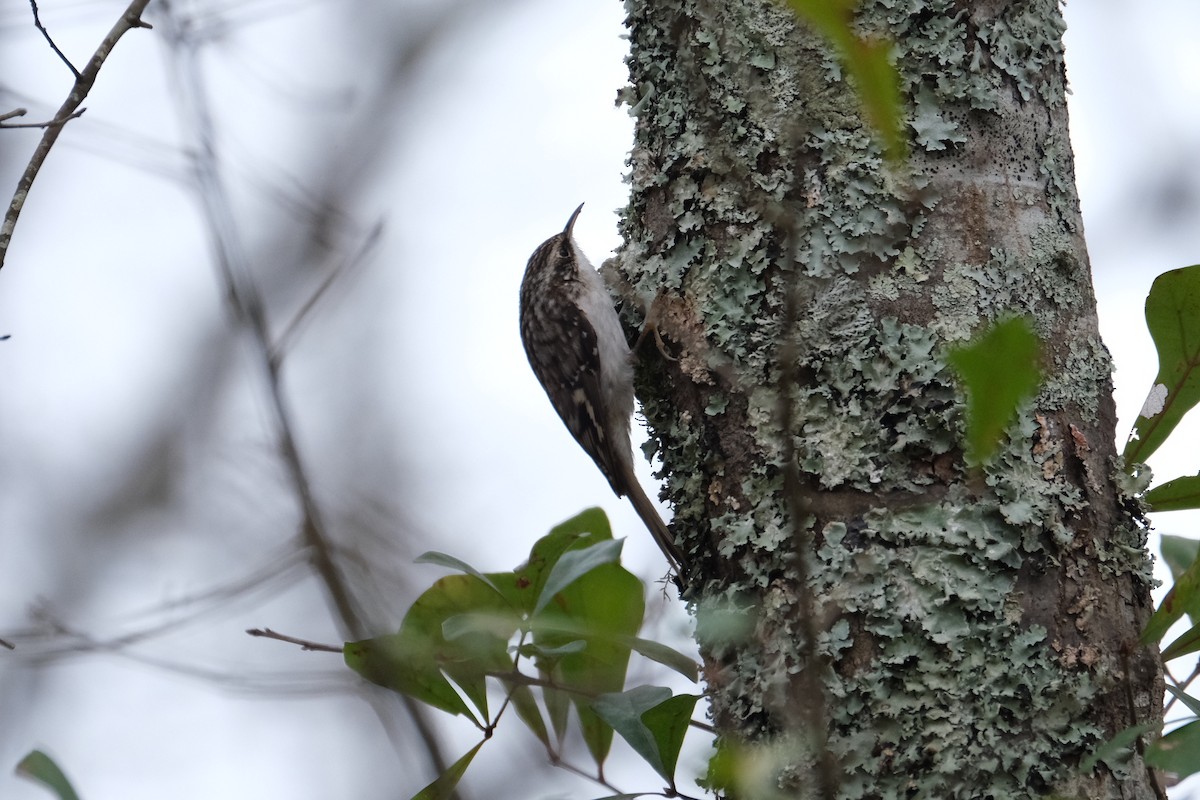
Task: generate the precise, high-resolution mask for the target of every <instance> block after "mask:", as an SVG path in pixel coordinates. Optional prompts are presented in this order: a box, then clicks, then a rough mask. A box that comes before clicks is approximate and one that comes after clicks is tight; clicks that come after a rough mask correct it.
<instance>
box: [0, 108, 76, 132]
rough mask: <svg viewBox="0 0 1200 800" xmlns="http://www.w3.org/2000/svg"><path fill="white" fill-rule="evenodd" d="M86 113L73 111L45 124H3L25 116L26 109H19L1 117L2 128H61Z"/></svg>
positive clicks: (0, 124) (0, 125)
mask: <svg viewBox="0 0 1200 800" xmlns="http://www.w3.org/2000/svg"><path fill="white" fill-rule="evenodd" d="M85 111H87V109H86V108H80V109H78V110H76V111H72V112H71V113H70V114H67V115H66V116H65V117H55V118H54V119H50V120H46V121H45V122H11V123H5V122H3V120H6V119H11V118H12V117H20V116H24V114H25V109H23V108H18V109H17V110H16V111H10V112H9V113H8V114H5V115H3V116H0V128H50V127H55V128H60V127H62V126H63V125H65V124H66V123H67V122H69V121H71V120H73V119H75V118H77V117H82V116H83V112H85Z"/></svg>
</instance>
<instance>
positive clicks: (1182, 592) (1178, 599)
mask: <svg viewBox="0 0 1200 800" xmlns="http://www.w3.org/2000/svg"><path fill="white" fill-rule="evenodd" d="M1197 612H1200V562H1197V561H1193V562H1192V563H1191V564H1189V565H1188V567H1187V569H1185V570H1184V571H1183V573H1182V574H1181V575H1180V576H1179V577H1178V578H1176V579H1175V585H1174V586H1172V587H1171V589H1170V590H1169V591H1168V592H1167V595H1166V597H1164V598H1163V601H1162V603H1161V604H1160V605H1159V607H1158V608H1157V609H1156V610H1155V612H1154V614H1153V615H1151V617H1150V621H1149V622H1147V623H1146V630H1144V631H1143V632H1142V638H1141V641H1142V643H1143V644H1145V643H1148V642H1157V641H1159V640H1160V639H1162V637H1163V636H1165V635H1166V633H1167V629H1168V628H1170V627H1171V626H1172V625H1174V624H1175V622H1176V621H1178V620H1179V618H1180V617H1182V616H1183V615H1184V614H1187V615H1188V616H1189V617H1191V618H1192V619H1195V618H1196V615H1197Z"/></svg>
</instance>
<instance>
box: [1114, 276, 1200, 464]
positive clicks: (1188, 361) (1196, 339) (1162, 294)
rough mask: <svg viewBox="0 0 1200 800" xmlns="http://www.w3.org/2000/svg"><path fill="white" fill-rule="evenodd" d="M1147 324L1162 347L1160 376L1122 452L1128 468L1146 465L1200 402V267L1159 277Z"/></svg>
mask: <svg viewBox="0 0 1200 800" xmlns="http://www.w3.org/2000/svg"><path fill="white" fill-rule="evenodd" d="M1146 327H1148V328H1149V329H1150V337H1151V338H1152V339H1154V347H1155V349H1156V350H1157V351H1158V376H1157V377H1156V378H1155V379H1154V386H1153V387H1152V388H1151V389H1150V395H1149V396H1148V397H1147V398H1146V403H1145V405H1143V406H1142V413H1141V414H1140V415H1138V418H1137V419H1136V420H1135V421H1134V423H1133V431H1132V432H1131V433H1130V434H1129V441H1128V442H1127V443H1126V444H1125V451H1124V452H1123V453H1122V456H1123V457H1124V459H1125V468H1126V469H1128V470H1131V469H1133V467H1134V466H1135V465H1137V464H1142V463H1145V461H1146V459H1148V458H1149V457H1150V455H1151V454H1152V453H1154V451H1155V450H1157V449H1158V448H1159V446H1160V445H1161V444H1162V443H1163V442H1164V441H1166V439H1167V436H1169V435H1170V433H1171V431H1173V430H1175V426H1176V425H1178V424H1179V421H1180V420H1181V419H1183V415H1184V414H1186V413H1187V412H1188V411H1189V410H1190V409H1191V408H1192V407H1193V406H1195V405H1196V403H1197V402H1200V369H1197V367H1200V265H1196V266H1191V267H1184V268H1182V269H1174V270H1171V271H1170V272H1164V273H1163V274H1162V275H1159V276H1158V277H1157V278H1155V279H1154V284H1153V285H1152V286H1151V287H1150V294H1149V296H1148V297H1147V298H1146Z"/></svg>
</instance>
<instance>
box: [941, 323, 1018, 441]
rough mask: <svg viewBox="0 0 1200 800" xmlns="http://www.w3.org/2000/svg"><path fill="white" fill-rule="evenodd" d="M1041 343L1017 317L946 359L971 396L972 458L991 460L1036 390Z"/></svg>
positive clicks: (970, 434)
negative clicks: (1019, 408) (1008, 428)
mask: <svg viewBox="0 0 1200 800" xmlns="http://www.w3.org/2000/svg"><path fill="white" fill-rule="evenodd" d="M1040 349H1041V348H1040V345H1039V342H1038V338H1037V336H1035V335H1034V333H1033V331H1032V330H1030V328H1029V323H1028V322H1027V321H1026V320H1024V319H1023V318H1020V317H1016V318H1013V319H1009V320H1006V321H1004V322H998V323H996V324H995V325H993V326H992V327H991V328H990V329H989V330H988V331H987V332H985V333H984V334H983V335H982V336H980V337H978V338H977V339H976V340H975V342H974V343H973V344H969V345H966V346H964V347H957V348H954V349H953V350H951V351H950V352H949V353H948V354H947V355H946V361H947V363H949V364H950V366H951V367H953V368H954V370H955V371H956V372H957V373H958V375H959V378H960V379H961V380H962V382H963V385H964V387H965V388H966V393H967V459H968V460H969V461H971V462H972V463H975V464H982V463H984V462H986V461H987V460H988V459H989V458H991V457H992V454H993V453H994V452H995V450H996V446H997V445H998V444H999V443H1000V439H1001V437H1002V436H1003V435H1004V431H1005V429H1006V428H1007V427H1008V426H1009V424H1010V423H1011V422H1012V421H1013V420H1014V419H1016V415H1017V407H1018V406H1019V405H1020V404H1021V402H1022V401H1024V400H1025V399H1027V398H1029V397H1032V396H1033V394H1034V392H1036V391H1037V386H1038V381H1039V380H1040V374H1041V373H1040V370H1039V369H1038V356H1039V351H1040Z"/></svg>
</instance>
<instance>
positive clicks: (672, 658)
mask: <svg viewBox="0 0 1200 800" xmlns="http://www.w3.org/2000/svg"><path fill="white" fill-rule="evenodd" d="M619 641H621V642H623V643H624V644H626V645H628V646H629V647H630V648H631V649H633V650H636V651H637V652H639V653H641V654H642V655H643V656H645V657H646V658H648V659H650V660H651V661H657V662H658V663H659V664H662V665H663V666H665V667H670V668H671V669H673V670H675V671H676V672H678V673H679V674H680V675H682V676H683V677H685V678H687V679H688V680H690V681H691V682H692V683H695V682H696V681H697V680H699V679H700V665H699V664H697V663H696V659H694V658H689V657H688V656H686V655H684V654H683V653H681V652H679V651H678V650H676V649H674V648H673V647H667V646H666V645H665V644H662V643H660V642H655V641H651V640H650V639H639V638H638V637H636V636H628V637H621V638H620V639H619Z"/></svg>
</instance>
